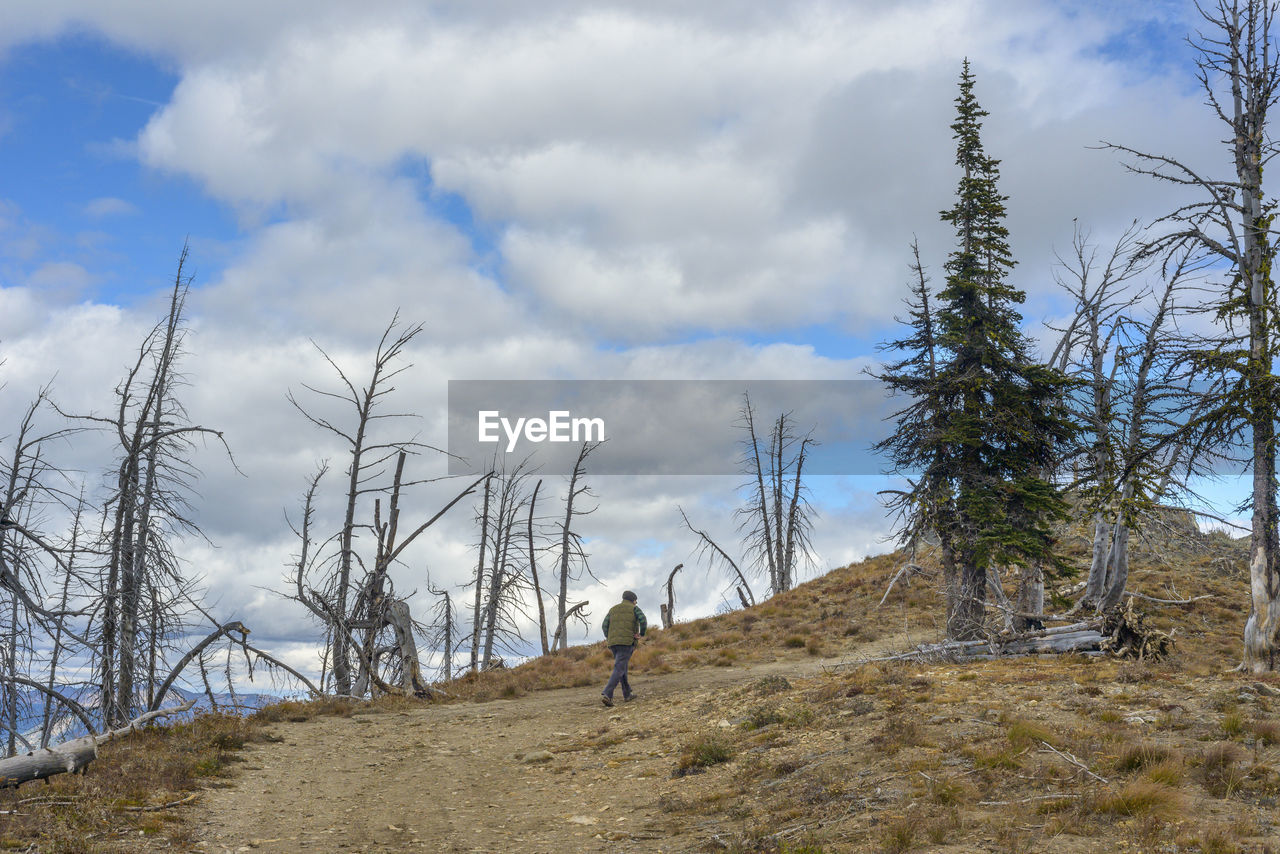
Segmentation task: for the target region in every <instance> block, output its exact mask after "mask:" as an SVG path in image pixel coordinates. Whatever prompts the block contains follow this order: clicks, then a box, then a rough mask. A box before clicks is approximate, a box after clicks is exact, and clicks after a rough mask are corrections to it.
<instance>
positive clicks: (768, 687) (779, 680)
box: [751, 673, 791, 697]
mask: <svg viewBox="0 0 1280 854" xmlns="http://www.w3.org/2000/svg"><path fill="white" fill-rule="evenodd" d="M751 689H752V691H754V692H755V694H756V696H757V697H767V696H769V695H770V694H780V693H782V692H783V691H790V690H791V683H790V682H788V681H787V677H785V676H783V675H782V674H780V673H774V674H771V675H769V676H766V677H764V678H763V679H758V680H756V683H755V684H754V685H752V686H751Z"/></svg>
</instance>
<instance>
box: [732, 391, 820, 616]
mask: <svg viewBox="0 0 1280 854" xmlns="http://www.w3.org/2000/svg"><path fill="white" fill-rule="evenodd" d="M742 401H743V402H742V410H741V412H740V416H741V426H742V429H743V430H745V431H746V434H747V436H746V438H745V439H744V440H743V457H742V464H743V468H744V470H745V473H746V475H747V476H748V478H749V480H748V482H747V483H746V484H745V487H746V489H747V494H748V497H747V500H746V502H745V503H744V504H743V506H742V507H740V508H739V509H738V511H737V515H738V518H739V519H740V523H739V528H738V530H739V531H741V532H743V534H744V536H745V538H746V551H747V553H748V554H750V555H751V556H752V560H753V562H754V563H755V564H756V565H757V566H761V567H764V568H766V569H767V570H768V573H769V592H770V594H771V595H776V594H778V593H781V592H782V591H784V590H790V589H791V587H792V585H794V584H795V576H796V568H797V566H798V565H799V564H801V563H811V562H812V560H813V548H812V544H811V543H810V541H809V534H810V531H811V530H812V529H813V515H814V510H813V507H812V506H811V505H810V504H809V500H808V498H806V497H805V492H806V491H807V488H806V487H805V485H804V479H803V477H804V463H805V459H806V458H807V456H808V450H809V447H810V446H811V445H813V444H814V440H813V437H812V435H811V434H809V433H806V434H804V435H800V434H799V433H797V432H796V428H795V422H794V421H793V420H792V418H791V416H790V414H789V413H785V412H784V413H782V414H780V415H779V416H778V418H777V420H775V421H774V422H773V424H772V425H771V427H770V429H769V435H768V439H767V443H768V444H767V447H765V448H764V449H763V450H762V448H761V444H762V442H761V439H762V438H763V437H761V436H760V435H759V434H758V433H757V431H756V421H755V411H754V410H753V409H752V406H751V398H750V396H749V395H747V394H743V396H742Z"/></svg>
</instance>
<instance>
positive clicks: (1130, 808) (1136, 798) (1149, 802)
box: [1091, 780, 1182, 817]
mask: <svg viewBox="0 0 1280 854" xmlns="http://www.w3.org/2000/svg"><path fill="white" fill-rule="evenodd" d="M1091 806H1092V811H1093V812H1098V813H1104V814H1107V815H1117V816H1135V817H1142V816H1148V815H1155V816H1170V815H1173V814H1174V813H1175V812H1177V810H1178V809H1179V808H1180V807H1181V806H1182V795H1181V794H1180V793H1179V792H1178V791H1177V790H1176V789H1171V788H1169V787H1168V786H1162V785H1160V784H1159V783H1152V782H1149V781H1146V780H1139V781H1136V782H1133V783H1129V784H1128V785H1126V786H1125V787H1124V788H1122V789H1121V790H1120V791H1118V792H1106V793H1104V794H1101V795H1099V796H1098V797H1097V798H1096V799H1095V800H1094V801H1093V803H1092V805H1091Z"/></svg>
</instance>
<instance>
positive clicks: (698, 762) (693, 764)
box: [676, 733, 733, 777]
mask: <svg viewBox="0 0 1280 854" xmlns="http://www.w3.org/2000/svg"><path fill="white" fill-rule="evenodd" d="M732 758H733V747H732V746H731V745H730V744H729V742H728V741H727V740H725V738H724V737H723V736H721V735H720V734H719V733H711V734H710V735H701V736H698V737H696V738H694V739H693V740H692V741H689V742H687V743H686V744H685V745H684V749H683V750H682V751H681V753H680V760H679V761H678V762H677V763H676V776H678V777H682V776H684V775H686V774H690V773H697V772H696V771H695V770H694V769H699V770H701V769H704V768H709V767H711V766H712V765H719V764H720V763H722V762H728V761H729V760H730V759H732Z"/></svg>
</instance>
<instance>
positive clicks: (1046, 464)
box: [877, 60, 1073, 640]
mask: <svg viewBox="0 0 1280 854" xmlns="http://www.w3.org/2000/svg"><path fill="white" fill-rule="evenodd" d="M973 83H974V77H973V74H972V73H971V71H970V69H969V63H968V61H967V60H966V61H965V64H964V70H963V72H962V73H961V76H960V94H959V96H958V97H957V98H956V108H957V116H956V121H955V123H954V124H952V126H951V128H952V130H953V131H954V138H955V140H956V165H958V166H959V167H960V168H961V170H962V172H963V174H962V177H961V178H960V183H959V186H958V187H957V190H956V202H955V205H954V206H953V207H952V208H951V209H950V210H946V211H943V212H942V213H941V216H942V219H943V221H945V222H949V223H951V224H952V226H954V228H955V231H956V242H957V246H956V249H955V250H954V251H953V252H952V253H951V255H950V258H949V259H948V261H947V263H946V271H947V280H946V287H945V288H944V289H943V290H942V291H941V293H939V294H938V295H937V298H936V300H935V302H936V303H937V308H936V311H933V312H931V311H930V309H929V303H928V289H927V286H926V282H925V279H924V276H923V272H922V271H919V259H918V257H917V260H916V269H917V271H918V272H919V284H918V285H913V299H912V302H911V316H910V320H909V323H910V325H911V327H912V330H913V331H912V333H911V334H910V335H909V336H908V337H906V338H904V339H902V340H899V341H894V342H890V343H889V344H888V345H886V347H887V348H891V349H895V350H899V351H905V352H906V353H907V354H908V355H907V356H906V357H905V358H904V359H903V360H901V361H899V362H897V363H894V364H891V365H889V366H888V367H887V368H886V369H885V371H884V373H882V374H880V375H879V378H880V379H881V380H882V381H884V382H885V383H886V384H887V385H888V386H889V388H890V389H892V390H893V391H895V392H900V393H905V394H907V395H910V396H911V397H912V398H913V401H912V403H911V404H910V405H909V406H907V407H905V408H904V409H903V410H902V411H901V412H899V413H898V416H897V417H898V430H897V433H896V434H895V435H894V436H891V437H890V438H888V439H885V440H884V441H882V442H881V443H879V445H878V446H877V447H878V449H879V450H880V451H881V452H883V453H886V454H887V455H888V456H889V457H890V459H891V460H892V461H893V464H894V468H895V469H896V470H897V471H898V472H902V473H908V472H914V473H918V476H917V477H916V479H915V480H914V481H913V482H912V484H911V488H910V490H908V491H906V492H901V493H898V494H897V495H896V497H895V498H893V499H892V504H893V505H894V506H896V507H897V508H898V509H899V510H900V511H901V512H902V513H903V523H904V524H903V526H902V536H903V539H904V541H909V540H913V539H914V538H915V537H917V536H918V535H919V534H921V533H923V532H924V531H926V530H932V531H934V532H936V534H937V536H938V539H939V541H940V545H941V552H942V562H943V569H944V571H945V573H946V580H947V635H948V637H950V638H953V639H957V640H967V639H972V638H974V637H977V636H979V635H980V633H981V631H982V624H983V620H984V617H985V598H986V597H985V594H986V585H987V572H988V569H989V568H992V567H998V566H1027V565H1028V564H1030V563H1034V562H1049V563H1052V562H1053V555H1052V548H1053V544H1054V538H1053V534H1052V532H1051V528H1050V526H1051V524H1052V522H1053V521H1054V520H1055V519H1058V518H1063V517H1064V516H1065V511H1066V506H1065V502H1064V501H1063V499H1062V497H1061V495H1060V494H1059V492H1058V490H1057V489H1056V488H1055V487H1054V486H1053V485H1052V484H1051V483H1050V482H1049V481H1048V480H1047V479H1046V476H1045V473H1046V472H1049V471H1051V470H1052V468H1053V465H1054V462H1055V458H1056V451H1057V448H1058V447H1059V445H1060V443H1062V442H1064V441H1066V440H1067V439H1068V438H1070V436H1071V434H1072V432H1073V428H1072V426H1071V424H1070V422H1069V421H1068V419H1067V413H1066V409H1065V407H1064V405H1063V403H1062V399H1063V396H1064V393H1065V389H1066V385H1067V382H1068V381H1067V380H1066V378H1065V377H1064V376H1063V375H1062V374H1061V373H1059V372H1058V371H1055V370H1052V369H1050V368H1047V367H1044V366H1042V365H1038V364H1036V363H1034V362H1033V361H1032V359H1031V357H1030V356H1029V351H1030V344H1029V342H1028V340H1027V339H1026V337H1025V336H1024V335H1023V334H1022V333H1021V332H1020V331H1019V324H1020V323H1021V320H1022V318H1021V315H1019V313H1018V311H1017V310H1016V308H1015V306H1016V305H1018V304H1020V303H1021V302H1022V301H1023V300H1024V299H1025V294H1023V292H1022V291H1020V290H1018V289H1017V288H1016V287H1014V286H1013V285H1011V284H1010V283H1009V282H1008V275H1009V272H1010V271H1011V270H1012V269H1013V267H1014V263H1015V262H1014V260H1013V257H1012V255H1011V254H1010V252H1009V245H1008V230H1007V229H1006V228H1005V226H1004V219H1005V206H1004V203H1005V201H1006V198H1007V197H1005V196H1002V195H1001V194H1000V192H999V189H998V186H997V184H998V179H999V177H1000V171H999V161H998V160H995V159H993V158H990V157H988V156H987V155H986V154H985V152H984V151H983V148H982V140H981V129H982V124H981V119H982V117H983V116H985V115H987V113H986V112H985V111H984V110H983V109H982V108H981V107H980V106H979V104H978V101H977V98H976V97H975V96H974V94H973Z"/></svg>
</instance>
